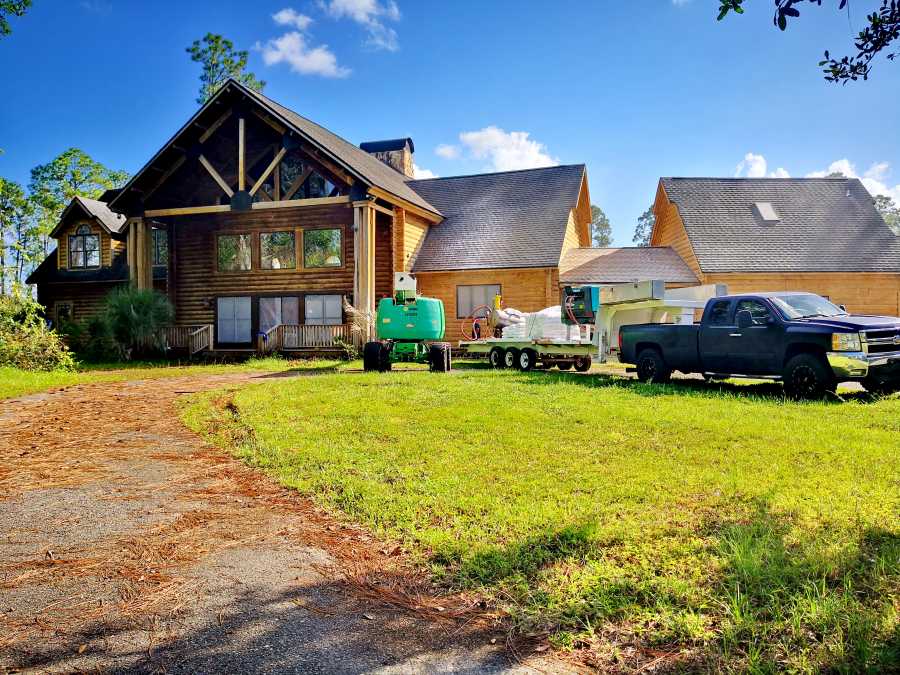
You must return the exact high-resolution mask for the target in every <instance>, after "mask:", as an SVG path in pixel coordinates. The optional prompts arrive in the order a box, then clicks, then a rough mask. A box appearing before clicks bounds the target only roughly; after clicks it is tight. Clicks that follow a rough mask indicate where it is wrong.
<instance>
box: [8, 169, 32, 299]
mask: <svg viewBox="0 0 900 675" xmlns="http://www.w3.org/2000/svg"><path fill="white" fill-rule="evenodd" d="M32 215H33V207H32V203H31V201H30V200H29V199H28V197H27V196H26V195H25V191H24V190H23V189H22V186H21V185H19V184H18V183H15V182H13V181H10V180H6V179H5V178H0V295H2V294H4V293H6V292H7V291H8V290H10V289H11V287H12V286H13V284H16V283H21V282H22V281H23V278H22V277H23V275H24V271H25V267H26V266H27V264H28V263H29V262H31V260H33V259H34V257H35V256H34V254H35V251H34V247H33V245H30V243H29V242H31V241H32V240H33V237H32V236H31V234H32V231H33V229H32V228H33V226H32V218H31V217H32Z"/></svg>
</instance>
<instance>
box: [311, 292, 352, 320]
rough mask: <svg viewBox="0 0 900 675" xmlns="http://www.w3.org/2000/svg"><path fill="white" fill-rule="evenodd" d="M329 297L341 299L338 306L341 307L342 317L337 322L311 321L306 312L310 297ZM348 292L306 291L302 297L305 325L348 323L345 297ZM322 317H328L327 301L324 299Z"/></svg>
mask: <svg viewBox="0 0 900 675" xmlns="http://www.w3.org/2000/svg"><path fill="white" fill-rule="evenodd" d="M328 297H336V298H338V299H339V304H338V307H339V308H340V309H339V311H340V317H338V318H339V321H338V322H337V323H327V322H326V323H310V322H309V320H308V317H307V314H306V303H307V302H309V299H310V298H328ZM346 297H347V295H346V293H329V292H327V291H322V292H316V293H304V294H303V298H302V302H303V304H302V307H301V308H300V309H301V310H302V315H303V316H302V319H303V325H305V326H342V325H344V324H345V323H346V317H345V316H344V298H346ZM322 318H323V321H324V319H325V318H326V314H325V301H324V300H323V301H322Z"/></svg>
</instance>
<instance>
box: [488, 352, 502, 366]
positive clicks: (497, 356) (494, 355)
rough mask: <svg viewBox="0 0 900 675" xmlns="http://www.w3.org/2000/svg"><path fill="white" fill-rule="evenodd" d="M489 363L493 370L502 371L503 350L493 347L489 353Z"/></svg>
mask: <svg viewBox="0 0 900 675" xmlns="http://www.w3.org/2000/svg"><path fill="white" fill-rule="evenodd" d="M488 363H490V364H491V368H496V369H498V370H499V369H500V368H503V367H504V366H503V349H502V348H501V347H492V348H491V351H489V352H488Z"/></svg>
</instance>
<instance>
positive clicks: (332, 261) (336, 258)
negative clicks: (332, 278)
mask: <svg viewBox="0 0 900 675" xmlns="http://www.w3.org/2000/svg"><path fill="white" fill-rule="evenodd" d="M343 264H344V258H343V242H342V237H341V230H340V229H338V228H335V229H328V230H304V231H303V266H304V267H340V266H341V265H343Z"/></svg>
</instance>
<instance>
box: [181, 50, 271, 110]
mask: <svg viewBox="0 0 900 675" xmlns="http://www.w3.org/2000/svg"><path fill="white" fill-rule="evenodd" d="M185 51H186V52H187V53H188V54H190V55H191V61H194V62H195V63H199V64H201V66H202V70H201V72H200V96H199V97H198V98H197V103H199V104H200V105H203V104H204V103H206V102H207V101H208V100H209V99H211V98H212V97H213V96H214V95H215V93H216V92H217V91H219V88H220V87H221V86H222V85H223V84H225V82H226V81H227V80H228V78H234V79H235V80H237V81H238V82H240V83H241V84H243V85H246V86H247V87H249V88H250V89H253V90H255V91H260V92H261V91H262V90H263V88H265V86H266V83H265V82H263V81H262V80H258V79H256V76H255V75H254V74H253V73H249V72H244V69H245V68H246V67H247V52H246V51H240V50H239V51H235V49H234V43H233V42H232V41H231V40H228V39H226V38H224V37H222V36H221V35H216V34H214V33H207V34H206V35H205V36H204V37H203V39H202V40H194V42H193V44H191V46H190V47H188V48H187V49H186V50H185Z"/></svg>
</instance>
